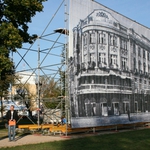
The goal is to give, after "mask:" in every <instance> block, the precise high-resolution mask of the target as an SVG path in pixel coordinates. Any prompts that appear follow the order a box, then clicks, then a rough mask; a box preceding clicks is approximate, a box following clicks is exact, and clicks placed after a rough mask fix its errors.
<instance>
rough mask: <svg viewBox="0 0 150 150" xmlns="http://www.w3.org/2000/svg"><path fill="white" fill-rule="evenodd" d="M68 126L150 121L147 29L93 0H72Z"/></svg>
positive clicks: (149, 35)
mask: <svg viewBox="0 0 150 150" xmlns="http://www.w3.org/2000/svg"><path fill="white" fill-rule="evenodd" d="M68 69H69V99H70V108H71V111H70V112H71V126H72V128H80V127H96V126H107V125H116V124H130V123H136V122H149V121H150V30H149V28H147V27H145V26H143V25H141V24H139V23H137V22H135V21H133V20H131V19H129V18H127V17H125V16H123V15H121V14H119V13H117V12H115V11H113V10H111V9H109V8H107V7H105V6H103V5H101V4H99V3H97V2H94V1H92V0H70V23H69V65H68Z"/></svg>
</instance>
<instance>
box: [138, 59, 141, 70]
mask: <svg viewBox="0 0 150 150" xmlns="http://www.w3.org/2000/svg"><path fill="white" fill-rule="evenodd" d="M138 69H139V71H140V70H141V61H140V60H139V62H138Z"/></svg>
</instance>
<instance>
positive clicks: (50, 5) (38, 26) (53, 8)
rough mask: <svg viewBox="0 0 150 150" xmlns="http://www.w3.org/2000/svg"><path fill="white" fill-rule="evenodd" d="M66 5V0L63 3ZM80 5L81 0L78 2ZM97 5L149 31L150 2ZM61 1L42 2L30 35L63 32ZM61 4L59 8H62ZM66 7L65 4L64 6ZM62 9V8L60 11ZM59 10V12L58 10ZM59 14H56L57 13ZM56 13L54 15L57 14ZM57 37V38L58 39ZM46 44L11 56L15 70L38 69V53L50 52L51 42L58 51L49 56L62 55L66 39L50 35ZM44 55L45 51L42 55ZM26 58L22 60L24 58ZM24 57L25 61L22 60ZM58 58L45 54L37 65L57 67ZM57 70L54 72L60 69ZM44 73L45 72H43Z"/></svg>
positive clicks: (107, 0)
mask: <svg viewBox="0 0 150 150" xmlns="http://www.w3.org/2000/svg"><path fill="white" fill-rule="evenodd" d="M66 1H67V2H68V1H69V0H66ZM79 1H81V0H79ZM95 1H96V2H98V3H100V4H102V5H105V6H106V7H108V8H110V9H112V10H114V11H116V12H118V13H120V14H122V15H124V16H126V17H128V18H130V19H132V20H134V21H136V22H138V23H140V24H142V25H144V26H146V27H148V28H149V27H150V17H149V14H150V9H149V8H150V0H95ZM62 2H63V0H48V1H47V2H44V3H43V5H44V9H43V12H40V13H37V14H36V16H34V17H33V18H32V22H31V23H29V24H28V25H29V33H30V34H31V35H32V34H37V35H38V36H41V35H44V36H45V35H48V34H51V33H53V32H54V30H55V29H57V28H66V26H67V24H66V23H65V22H64V20H65V19H66V16H65V11H66V10H67V9H68V8H69V7H65V3H62ZM61 4H62V5H61ZM67 4H68V3H67ZM60 6H61V7H60ZM59 7H60V8H59ZM58 8H59V9H58ZM57 10H58V12H57ZM56 12H57V13H56ZM58 36H60V37H59V38H58ZM44 39H45V40H42V39H40V40H37V41H36V42H35V43H34V44H33V45H32V46H31V45H28V44H24V45H23V49H19V50H18V53H15V54H13V60H14V62H15V65H16V70H17V71H21V70H28V69H29V70H32V69H31V68H36V67H37V66H38V58H39V57H38V53H37V51H38V49H40V50H44V49H47V48H48V49H50V48H51V47H52V46H53V44H54V42H50V41H51V40H53V41H57V42H59V43H57V44H55V46H58V48H55V49H54V50H53V51H52V53H53V54H59V55H60V53H61V51H62V47H60V46H61V45H62V44H61V43H65V41H66V39H67V37H64V36H63V35H60V34H58V33H57V34H52V35H50V36H45V37H44ZM24 48H26V49H33V50H35V51H36V52H33V51H28V53H27V54H26V52H27V50H25V49H24ZM44 52H47V51H44ZM24 55H25V56H24ZM22 56H24V57H23V58H24V59H21V57H22ZM60 60H61V59H60V57H51V56H47V55H46V54H41V55H40V63H42V64H41V65H43V66H47V65H49V64H57V63H60ZM59 67H60V66H59ZM59 67H58V66H57V67H56V66H55V68H59ZM46 69H47V68H46Z"/></svg>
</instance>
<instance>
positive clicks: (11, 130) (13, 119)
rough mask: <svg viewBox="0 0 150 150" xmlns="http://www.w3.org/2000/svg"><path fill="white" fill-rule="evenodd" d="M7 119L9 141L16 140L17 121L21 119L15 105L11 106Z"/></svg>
mask: <svg viewBox="0 0 150 150" xmlns="http://www.w3.org/2000/svg"><path fill="white" fill-rule="evenodd" d="M6 119H7V121H8V138H9V141H15V134H16V133H15V131H16V123H17V121H18V119H19V116H18V112H17V111H16V110H14V105H11V106H10V110H8V111H7V113H6Z"/></svg>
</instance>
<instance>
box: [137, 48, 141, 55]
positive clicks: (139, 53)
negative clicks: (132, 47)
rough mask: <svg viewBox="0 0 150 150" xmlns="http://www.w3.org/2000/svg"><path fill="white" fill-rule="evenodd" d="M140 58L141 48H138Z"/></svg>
mask: <svg viewBox="0 0 150 150" xmlns="http://www.w3.org/2000/svg"><path fill="white" fill-rule="evenodd" d="M138 56H139V57H140V56H141V48H140V47H138Z"/></svg>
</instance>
